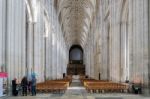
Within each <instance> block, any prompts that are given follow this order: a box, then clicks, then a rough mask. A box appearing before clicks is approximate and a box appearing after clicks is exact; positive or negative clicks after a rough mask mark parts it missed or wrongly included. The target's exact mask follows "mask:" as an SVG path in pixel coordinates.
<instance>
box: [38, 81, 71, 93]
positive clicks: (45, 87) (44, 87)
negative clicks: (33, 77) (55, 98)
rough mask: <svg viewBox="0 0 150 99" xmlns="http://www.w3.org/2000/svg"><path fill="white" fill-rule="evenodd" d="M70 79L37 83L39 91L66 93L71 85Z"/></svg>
mask: <svg viewBox="0 0 150 99" xmlns="http://www.w3.org/2000/svg"><path fill="white" fill-rule="evenodd" d="M70 82H71V80H70V79H59V80H49V81H46V82H43V83H38V84H37V92H41V93H64V92H65V91H66V90H67V87H69V85H70Z"/></svg>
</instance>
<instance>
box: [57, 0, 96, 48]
mask: <svg viewBox="0 0 150 99" xmlns="http://www.w3.org/2000/svg"><path fill="white" fill-rule="evenodd" d="M95 2H96V0H60V1H59V4H58V15H59V21H60V25H61V29H62V31H63V34H64V37H65V39H66V42H67V43H68V45H69V46H71V45H73V44H79V45H81V46H84V45H85V44H86V40H87V37H88V34H89V30H90V26H91V23H92V19H93V15H94V12H95V4H96V3H95Z"/></svg>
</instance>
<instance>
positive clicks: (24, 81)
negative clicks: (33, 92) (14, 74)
mask: <svg viewBox="0 0 150 99" xmlns="http://www.w3.org/2000/svg"><path fill="white" fill-rule="evenodd" d="M21 86H22V95H23V96H24V95H25V96H27V87H28V80H27V77H23V79H22V81H21Z"/></svg>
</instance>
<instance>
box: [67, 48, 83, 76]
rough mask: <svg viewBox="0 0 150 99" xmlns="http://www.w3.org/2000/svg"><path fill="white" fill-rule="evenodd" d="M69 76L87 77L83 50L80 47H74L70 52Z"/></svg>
mask: <svg viewBox="0 0 150 99" xmlns="http://www.w3.org/2000/svg"><path fill="white" fill-rule="evenodd" d="M67 74H68V75H85V65H84V64H83V49H82V47H81V46H80V45H73V46H72V47H71V48H70V50H69V64H68V67H67Z"/></svg>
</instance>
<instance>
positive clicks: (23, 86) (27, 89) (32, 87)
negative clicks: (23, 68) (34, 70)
mask: <svg viewBox="0 0 150 99" xmlns="http://www.w3.org/2000/svg"><path fill="white" fill-rule="evenodd" d="M20 90H21V91H22V96H27V94H28V93H29V94H32V96H35V95H36V78H35V76H32V79H31V80H28V79H27V77H26V76H25V77H23V78H22V80H21V83H20V84H18V83H17V79H16V78H14V80H12V95H13V96H17V95H18V92H19V91H20Z"/></svg>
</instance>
